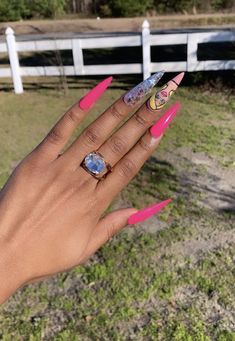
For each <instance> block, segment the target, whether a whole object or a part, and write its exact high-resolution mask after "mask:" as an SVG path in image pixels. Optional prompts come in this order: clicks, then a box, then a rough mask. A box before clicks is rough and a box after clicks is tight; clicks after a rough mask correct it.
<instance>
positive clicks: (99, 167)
mask: <svg viewBox="0 0 235 341" xmlns="http://www.w3.org/2000/svg"><path fill="white" fill-rule="evenodd" d="M85 165H86V167H87V169H89V171H90V172H91V173H93V174H100V173H102V172H103V171H104V170H105V169H106V165H105V162H104V160H103V159H102V157H101V156H99V155H97V154H96V153H90V154H88V155H87V156H86V157H85Z"/></svg>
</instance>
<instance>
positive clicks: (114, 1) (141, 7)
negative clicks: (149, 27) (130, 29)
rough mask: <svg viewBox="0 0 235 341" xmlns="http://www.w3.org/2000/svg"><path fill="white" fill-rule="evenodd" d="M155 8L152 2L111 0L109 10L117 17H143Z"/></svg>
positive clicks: (147, 0)
mask: <svg viewBox="0 0 235 341" xmlns="http://www.w3.org/2000/svg"><path fill="white" fill-rule="evenodd" d="M152 6H153V1H152V0H141V1H137V0H110V1H109V8H110V9H111V12H112V15H113V16H115V17H135V16H138V15H143V14H145V13H146V11H147V10H148V9H151V8H152Z"/></svg>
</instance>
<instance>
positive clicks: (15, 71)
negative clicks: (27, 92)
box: [5, 27, 24, 94]
mask: <svg viewBox="0 0 235 341" xmlns="http://www.w3.org/2000/svg"><path fill="white" fill-rule="evenodd" d="M5 33H6V41H7V49H8V56H9V60H10V65H11V75H12V79H13V84H14V90H15V93H16V94H21V93H23V91H24V90H23V84H22V80H21V75H20V64H19V58H18V53H17V49H16V40H15V34H14V31H13V29H12V28H11V27H8V28H7V29H6V32H5Z"/></svg>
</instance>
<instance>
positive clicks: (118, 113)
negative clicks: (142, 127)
mask: <svg viewBox="0 0 235 341" xmlns="http://www.w3.org/2000/svg"><path fill="white" fill-rule="evenodd" d="M110 110H111V115H112V116H114V117H115V118H117V119H118V120H122V119H123V118H124V116H125V115H124V114H123V113H121V111H120V109H119V108H117V105H115V104H114V105H113V106H112V107H111V108H110Z"/></svg>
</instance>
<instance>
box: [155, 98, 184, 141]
mask: <svg viewBox="0 0 235 341" xmlns="http://www.w3.org/2000/svg"><path fill="white" fill-rule="evenodd" d="M180 107H181V105H180V103H179V102H177V103H175V104H173V105H172V106H171V107H170V108H169V109H168V110H167V111H166V112H165V113H164V114H163V115H162V117H161V118H160V119H159V120H158V121H157V122H156V123H155V124H154V125H153V126H152V127H151V128H150V133H151V135H152V136H153V137H154V138H158V137H159V136H161V135H162V134H163V133H164V131H165V130H166V128H167V127H168V126H169V124H170V123H171V121H172V120H173V118H174V117H175V115H176V113H177V111H178V110H179V109H180Z"/></svg>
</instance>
